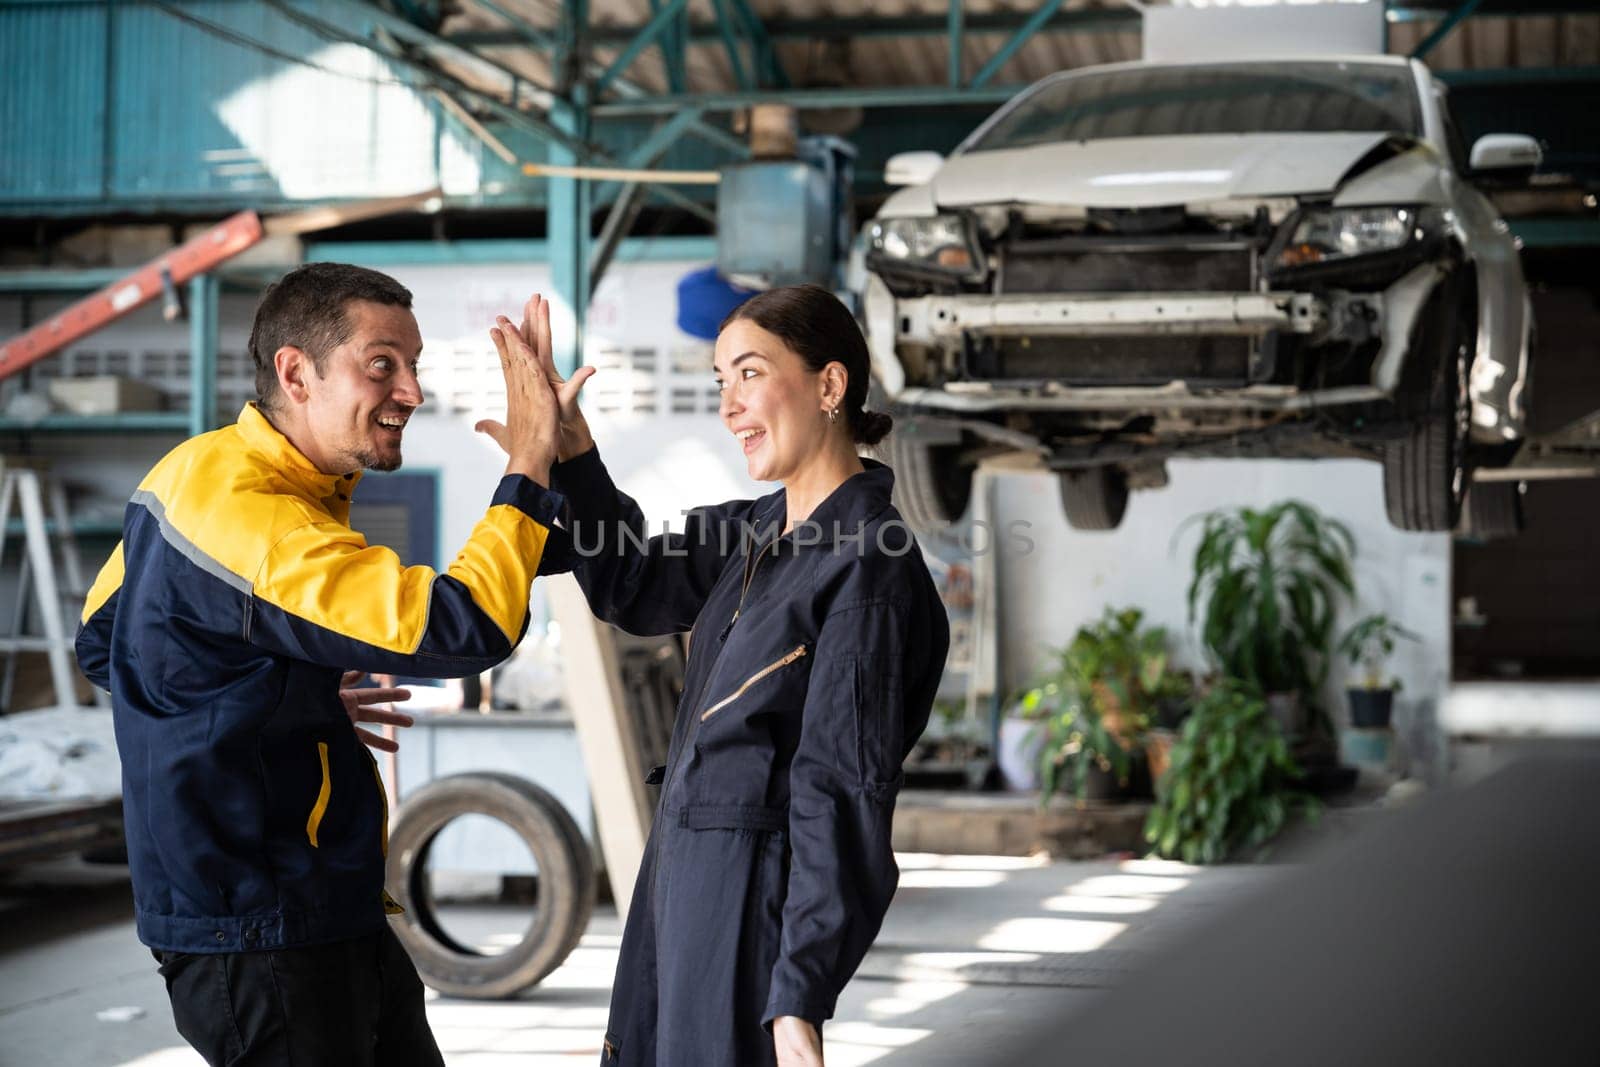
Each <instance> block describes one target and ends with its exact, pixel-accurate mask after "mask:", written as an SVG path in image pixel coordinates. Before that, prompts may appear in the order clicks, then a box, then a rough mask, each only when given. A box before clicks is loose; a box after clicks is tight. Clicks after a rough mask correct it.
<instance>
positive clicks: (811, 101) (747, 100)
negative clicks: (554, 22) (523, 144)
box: [594, 85, 1026, 118]
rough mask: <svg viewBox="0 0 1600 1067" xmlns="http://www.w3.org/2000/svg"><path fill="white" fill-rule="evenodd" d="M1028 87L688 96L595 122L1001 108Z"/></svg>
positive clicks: (652, 101) (631, 107)
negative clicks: (685, 110)
mask: <svg viewBox="0 0 1600 1067" xmlns="http://www.w3.org/2000/svg"><path fill="white" fill-rule="evenodd" d="M1024 88H1026V86H1022V85H999V86H994V85H986V86H982V87H969V88H964V89H941V88H938V87H937V86H929V85H907V86H893V87H890V88H882V89H850V88H845V89H791V90H787V91H775V92H768V91H757V92H742V93H686V94H683V95H681V96H658V97H650V98H641V99H638V100H619V101H614V102H611V103H605V104H596V105H595V107H594V115H595V117H596V118H617V117H621V116H635V115H664V114H670V113H672V112H674V111H677V110H678V109H679V108H682V107H694V108H701V109H703V110H705V111H737V110H739V109H740V108H746V107H750V106H752V105H754V104H788V105H791V106H793V107H797V108H801V109H805V108H808V107H826V108H834V107H948V106H951V105H961V104H974V105H983V104H1000V103H1004V102H1005V101H1007V100H1009V99H1011V98H1012V97H1013V96H1015V95H1017V93H1018V92H1020V91H1021V90H1022V89H1024Z"/></svg>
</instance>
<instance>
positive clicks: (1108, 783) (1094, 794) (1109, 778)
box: [1079, 763, 1125, 801]
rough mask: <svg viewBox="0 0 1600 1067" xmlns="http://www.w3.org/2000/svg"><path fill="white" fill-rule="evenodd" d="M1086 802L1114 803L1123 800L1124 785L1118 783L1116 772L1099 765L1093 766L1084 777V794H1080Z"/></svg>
mask: <svg viewBox="0 0 1600 1067" xmlns="http://www.w3.org/2000/svg"><path fill="white" fill-rule="evenodd" d="M1079 795H1080V796H1081V798H1082V799H1084V800H1099V801H1112V800H1122V799H1123V797H1124V796H1125V790H1124V789H1123V786H1122V783H1121V782H1118V781H1117V775H1116V772H1115V771H1108V770H1106V769H1104V768H1103V767H1101V766H1100V765H1099V764H1098V763H1096V764H1092V765H1091V766H1090V767H1089V769H1088V771H1087V772H1085V774H1084V776H1083V792H1082V793H1081V794H1079Z"/></svg>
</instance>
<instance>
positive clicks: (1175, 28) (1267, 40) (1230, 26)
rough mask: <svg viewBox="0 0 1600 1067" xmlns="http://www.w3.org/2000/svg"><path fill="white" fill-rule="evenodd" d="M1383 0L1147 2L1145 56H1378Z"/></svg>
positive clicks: (1171, 59)
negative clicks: (1361, 0)
mask: <svg viewBox="0 0 1600 1067" xmlns="http://www.w3.org/2000/svg"><path fill="white" fill-rule="evenodd" d="M1384 38H1385V32H1384V18H1383V4H1382V3H1372V2H1365V3H1283V4H1260V3H1241V4H1228V3H1218V4H1205V5H1196V6H1192V7H1191V6H1176V5H1174V6H1172V7H1146V8H1145V9H1144V58H1145V59H1146V60H1149V61H1161V62H1189V61H1197V60H1224V61H1226V60H1234V59H1269V58H1279V57H1284V56H1308V55H1324V56H1329V55H1338V56H1355V55H1378V54H1382V53H1383V52H1384V51H1385V41H1384Z"/></svg>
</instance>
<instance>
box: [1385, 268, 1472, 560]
mask: <svg viewBox="0 0 1600 1067" xmlns="http://www.w3.org/2000/svg"><path fill="white" fill-rule="evenodd" d="M1469 306H1473V305H1469ZM1431 311H1432V315H1431V317H1430V320H1429V321H1430V323H1431V324H1435V325H1433V326H1432V328H1425V329H1424V331H1423V332H1422V334H1421V335H1420V336H1419V338H1418V343H1417V345H1416V351H1415V353H1414V355H1417V356H1421V357H1424V358H1427V357H1428V356H1429V354H1431V353H1440V354H1439V355H1438V356H1436V357H1433V358H1436V359H1437V363H1436V364H1435V365H1434V367H1433V368H1432V377H1433V380H1432V383H1431V387H1430V388H1427V389H1426V391H1425V392H1422V395H1423V396H1424V397H1425V398H1426V402H1425V403H1424V404H1423V405H1422V406H1421V410H1420V411H1418V412H1417V414H1416V415H1415V416H1414V418H1413V421H1412V424H1411V427H1410V429H1409V431H1408V432H1407V433H1406V435H1405V436H1404V437H1401V438H1400V439H1399V440H1395V441H1389V442H1386V444H1385V446H1384V449H1383V503H1384V509H1385V511H1386V512H1387V513H1388V516H1389V522H1390V524H1391V525H1393V526H1394V527H1396V528H1397V529H1401V530H1413V531H1419V532H1421V531H1433V532H1439V531H1450V530H1454V529H1455V528H1456V524H1457V523H1458V522H1459V521H1460V519H1461V505H1462V498H1463V497H1464V496H1465V494H1466V487H1467V479H1468V478H1469V477H1470V471H1469V470H1468V467H1467V440H1468V435H1469V434H1470V432H1471V426H1470V424H1469V421H1468V420H1469V418H1470V415H1471V410H1470V406H1469V402H1468V399H1467V396H1466V382H1467V361H1468V360H1469V359H1470V358H1471V353H1472V336H1473V331H1472V328H1471V325H1470V324H1468V323H1464V322H1462V321H1461V320H1460V317H1459V312H1457V311H1456V310H1455V309H1454V308H1452V307H1450V305H1449V303H1448V302H1446V301H1441V300H1438V299H1436V300H1435V301H1434V306H1433V308H1432V309H1431ZM1435 338H1442V339H1443V341H1444V342H1445V343H1443V344H1441V343H1440V342H1439V341H1438V340H1435ZM1419 392H1421V391H1420V390H1419Z"/></svg>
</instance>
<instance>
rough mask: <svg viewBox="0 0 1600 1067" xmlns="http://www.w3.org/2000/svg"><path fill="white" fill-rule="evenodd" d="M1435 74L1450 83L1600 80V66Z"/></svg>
mask: <svg viewBox="0 0 1600 1067" xmlns="http://www.w3.org/2000/svg"><path fill="white" fill-rule="evenodd" d="M1433 76H1434V77H1435V78H1438V79H1439V80H1440V81H1442V82H1444V83H1445V84H1446V85H1449V86H1458V85H1459V86H1462V87H1466V86H1478V85H1542V84H1562V83H1570V82H1593V81H1600V67H1594V66H1591V67H1485V68H1483V69H1481V70H1436V71H1434V72H1433Z"/></svg>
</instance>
